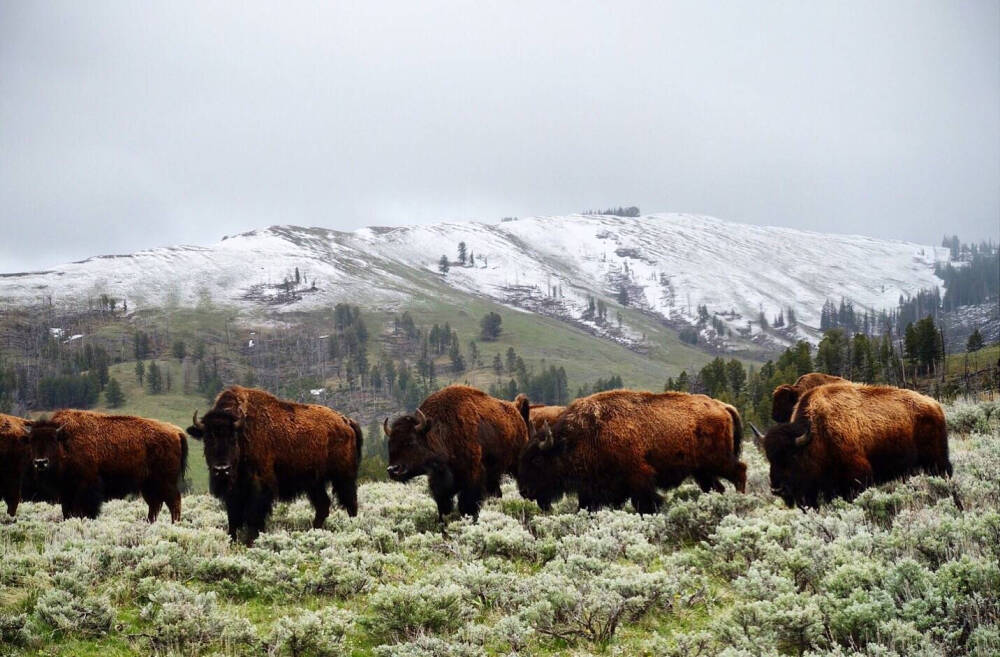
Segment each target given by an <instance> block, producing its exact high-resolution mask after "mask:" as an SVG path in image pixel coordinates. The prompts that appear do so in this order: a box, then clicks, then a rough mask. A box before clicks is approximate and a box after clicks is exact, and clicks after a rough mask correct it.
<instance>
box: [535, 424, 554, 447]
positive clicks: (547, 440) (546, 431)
mask: <svg viewBox="0 0 1000 657" xmlns="http://www.w3.org/2000/svg"><path fill="white" fill-rule="evenodd" d="M542 435H543V436H544V438H542V442H540V443H538V447H539V448H540V449H542V450H550V449H552V448H553V447H554V446H555V444H556V438H555V436H553V435H552V427H550V426H549V421H548V420H545V422H543V423H542Z"/></svg>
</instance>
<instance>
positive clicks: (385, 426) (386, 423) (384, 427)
mask: <svg viewBox="0 0 1000 657" xmlns="http://www.w3.org/2000/svg"><path fill="white" fill-rule="evenodd" d="M382 431H384V432H385V435H387V436H388V435H389V418H386V419H384V420H382Z"/></svg>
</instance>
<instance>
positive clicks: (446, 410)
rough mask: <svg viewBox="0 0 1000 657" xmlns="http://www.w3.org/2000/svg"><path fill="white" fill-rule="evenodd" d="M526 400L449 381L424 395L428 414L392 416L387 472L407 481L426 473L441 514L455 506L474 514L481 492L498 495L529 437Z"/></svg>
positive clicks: (478, 504) (425, 410)
mask: <svg viewBox="0 0 1000 657" xmlns="http://www.w3.org/2000/svg"><path fill="white" fill-rule="evenodd" d="M528 407H529V403H528V399H527V397H525V396H523V395H519V396H518V399H517V400H516V401H514V402H508V401H503V400H500V399H495V398H493V397H490V396H489V395H487V394H486V393H484V392H483V391H481V390H477V389H476V388H470V387H469V386H462V385H453V386H448V387H447V388H444V389H442V390H439V391H438V392H435V393H434V394H433V395H431V396H430V397H428V398H427V399H425V400H424V402H423V403H422V404H421V405H420V411H421V412H422V413H423V414H424V416H425V417H426V418H427V424H426V425H425V426H424V427H423V429H422V430H421V428H420V423H421V420H420V417H419V416H418V415H416V414H414V415H403V416H401V417H398V418H396V419H395V420H394V421H393V423H392V426H391V428H390V429H389V431H388V435H389V468H388V471H389V476H390V477H392V478H393V479H395V480H396V481H407V480H409V479H412V478H413V477H417V476H419V475H422V474H426V475H428V482H429V484H430V489H431V495H432V496H433V497H434V500H435V502H437V506H438V513H439V514H440V516H441V517H442V518H443V517H444V515H445V514H447V513H450V512H451V510H452V508H453V501H452V498H453V497H454V496H455V495H456V494H457V495H458V508H459V511H461V512H462V513H463V514H467V515H472V516H475V515H477V514H478V513H479V506H480V504H481V502H482V498H483V497H484V495H494V496H499V495H500V479H501V478H502V477H503V475H504V474H505V473H506V474H510V475H515V474H516V472H517V458H518V454H520V451H521V448H522V447H524V445H525V443H526V442H527V441H528Z"/></svg>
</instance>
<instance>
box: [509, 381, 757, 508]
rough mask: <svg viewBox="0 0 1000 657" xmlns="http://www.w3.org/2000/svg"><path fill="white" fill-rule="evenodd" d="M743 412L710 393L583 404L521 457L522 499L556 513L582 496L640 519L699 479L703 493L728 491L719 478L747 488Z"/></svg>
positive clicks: (626, 396) (628, 396)
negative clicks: (568, 497) (561, 503)
mask: <svg viewBox="0 0 1000 657" xmlns="http://www.w3.org/2000/svg"><path fill="white" fill-rule="evenodd" d="M742 434H743V429H742V424H741V422H740V416H739V413H738V412H737V411H736V409H735V408H733V407H732V406H729V405H728V404H723V403H722V402H719V401H716V400H714V399H711V398H709V397H706V396H705V395H689V394H687V393H683V392H667V393H662V394H654V393H650V392H638V391H633V390H613V391H610V392H602V393H598V394H596V395H591V396H589V397H584V398H581V399H577V400H576V401H574V402H573V403H572V404H570V405H569V406H567V407H566V410H565V411H564V412H563V413H562V414H561V415H560V416H559V419H558V420H557V421H556V423H555V425H554V426H548V425H545V426H543V429H542V431H540V432H538V435H536V436H535V437H533V438H532V440H531V442H529V443H528V446H527V447H526V448H525V449H524V452H523V453H522V455H521V460H520V468H519V470H518V486H519V488H520V491H521V495H522V496H523V497H525V498H528V499H532V500H535V501H537V502H538V504H539V506H541V507H542V508H543V509H548V508H549V507H550V506H551V504H552V501H553V500H555V499H556V498H557V497H559V496H560V495H562V494H564V493H566V492H571V491H575V492H576V493H577V495H578V497H579V501H580V506H581V508H585V509H588V510H596V509H599V508H601V507H604V506H607V505H611V506H615V507H619V506H621V505H623V504H624V503H625V502H626V500H629V499H631V500H632V504H633V506H635V508H636V510H637V511H639V512H640V513H652V512H653V511H655V510H656V509H657V508H658V507H659V505H660V503H661V498H660V495H659V493H657V490H656V489H657V487H659V488H673V487H675V486H677V485H679V484H680V483H681V482H682V481H683V480H684V479H685V478H687V477H688V476H693V477H694V479H695V481H696V482H697V483H698V485H699V486H701V488H702V490H704V491H706V492H707V491H709V490H717V491H721V490H722V484H721V483H720V482H719V481H718V477H722V478H724V479H728V480H729V481H731V482H733V484H735V486H736V488H737V490H739V491H741V492H743V491H744V489H745V488H746V465H745V464H744V463H743V462H742V461H740V460H739V456H740V446H741V441H742Z"/></svg>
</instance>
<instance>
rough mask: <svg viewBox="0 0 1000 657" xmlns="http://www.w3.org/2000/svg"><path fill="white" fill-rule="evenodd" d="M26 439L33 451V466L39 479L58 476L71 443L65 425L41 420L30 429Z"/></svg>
mask: <svg viewBox="0 0 1000 657" xmlns="http://www.w3.org/2000/svg"><path fill="white" fill-rule="evenodd" d="M25 439H26V440H27V441H28V443H29V445H30V449H31V465H32V468H33V469H34V471H35V474H37V475H38V476H39V477H44V476H46V475H49V474H53V475H54V474H58V473H59V472H60V471H61V468H62V460H63V456H65V453H66V446H67V443H68V441H69V434H68V433H67V432H66V431H65V430H64V428H63V425H61V424H59V423H57V422H53V421H52V420H39V421H37V422H35V423H34V424H33V426H31V427H30V429H29V430H28V432H27V435H26V437H25Z"/></svg>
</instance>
